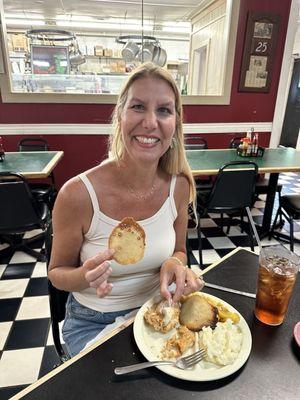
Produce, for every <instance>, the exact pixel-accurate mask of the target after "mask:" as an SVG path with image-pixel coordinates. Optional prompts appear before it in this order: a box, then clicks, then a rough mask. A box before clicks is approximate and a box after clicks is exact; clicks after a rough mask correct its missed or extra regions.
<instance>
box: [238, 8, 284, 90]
mask: <svg viewBox="0 0 300 400" xmlns="http://www.w3.org/2000/svg"><path fill="white" fill-rule="evenodd" d="M278 27H279V16H278V15H274V14H268V13H251V12H250V13H249V14H248V20H247V30H246V38H245V43H244V52H243V60H242V68H241V75H240V82H239V91H240V92H265V93H266V92H269V90H270V83H271V78H272V69H273V65H274V57H275V53H276V45H277V35H278Z"/></svg>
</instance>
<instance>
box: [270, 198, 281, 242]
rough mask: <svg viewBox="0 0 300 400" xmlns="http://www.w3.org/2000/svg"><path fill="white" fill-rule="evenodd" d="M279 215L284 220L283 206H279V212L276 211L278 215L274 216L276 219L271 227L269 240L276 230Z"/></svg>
mask: <svg viewBox="0 0 300 400" xmlns="http://www.w3.org/2000/svg"><path fill="white" fill-rule="evenodd" d="M278 216H279V219H280V220H282V213H281V208H280V206H279V207H278V210H277V212H276V215H275V218H274V221H273V225H272V228H271V230H270V233H269V240H270V239H271V237H272V236H273V233H274V230H275V228H276V223H277V219H278Z"/></svg>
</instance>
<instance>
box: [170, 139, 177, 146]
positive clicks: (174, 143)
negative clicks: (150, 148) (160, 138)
mask: <svg viewBox="0 0 300 400" xmlns="http://www.w3.org/2000/svg"><path fill="white" fill-rule="evenodd" d="M176 146H177V140H176V138H175V137H174V136H173V137H172V141H171V144H170V149H174V147H176Z"/></svg>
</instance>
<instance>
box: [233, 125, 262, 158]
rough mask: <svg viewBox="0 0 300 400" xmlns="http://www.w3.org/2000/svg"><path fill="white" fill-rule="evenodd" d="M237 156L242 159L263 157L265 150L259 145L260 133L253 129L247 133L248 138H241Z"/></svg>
mask: <svg viewBox="0 0 300 400" xmlns="http://www.w3.org/2000/svg"><path fill="white" fill-rule="evenodd" d="M236 151H237V154H238V155H239V156H241V157H262V156H263V155H264V151H265V149H264V148H263V147H260V146H259V145H258V133H255V132H254V129H253V128H251V130H249V131H248V132H247V136H246V137H244V138H241V143H240V144H239V146H238V147H237V149H236Z"/></svg>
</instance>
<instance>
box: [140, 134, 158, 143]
mask: <svg viewBox="0 0 300 400" xmlns="http://www.w3.org/2000/svg"><path fill="white" fill-rule="evenodd" d="M135 139H136V140H137V141H138V142H139V143H142V144H154V143H157V142H159V139H158V138H153V137H146V136H135Z"/></svg>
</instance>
